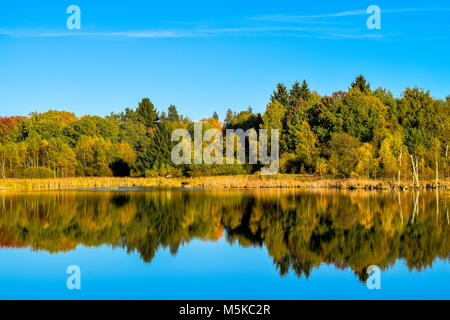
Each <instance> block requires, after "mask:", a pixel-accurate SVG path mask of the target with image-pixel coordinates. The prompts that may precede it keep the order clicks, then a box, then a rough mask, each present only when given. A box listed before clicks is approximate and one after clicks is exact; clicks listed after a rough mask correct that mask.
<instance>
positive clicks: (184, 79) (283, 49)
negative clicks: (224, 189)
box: [0, 0, 450, 120]
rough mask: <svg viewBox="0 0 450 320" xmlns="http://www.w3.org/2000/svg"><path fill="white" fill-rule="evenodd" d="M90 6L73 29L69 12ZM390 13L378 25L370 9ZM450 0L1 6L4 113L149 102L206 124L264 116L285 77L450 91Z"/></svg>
mask: <svg viewBox="0 0 450 320" xmlns="http://www.w3.org/2000/svg"><path fill="white" fill-rule="evenodd" d="M71 4H76V5H78V6H79V7H80V8H81V30H79V31H78V30H68V29H67V28H66V20H67V18H68V17H69V15H68V14H67V13H66V8H67V7H68V6H69V5H71ZM371 4H375V5H378V6H379V7H380V8H381V30H369V29H368V28H367V27H366V20H367V18H368V17H369V15H368V14H366V13H365V10H366V8H367V7H368V6H369V5H371ZM448 21H450V3H449V2H448V1H445V0H441V1H437V0H428V1H415V0H409V1H395V2H394V1H381V0H373V1H335V0H329V1H324V0H318V1H301V0H295V1H285V0H279V1H261V0H258V1H243V0H240V1H235V0H229V1H218V0H217V1H211V0H209V1H132V0H129V1H120V2H119V1H100V0H96V1H92V0H70V1H62V0H61V1H49V0H42V1H22V0H17V1H2V2H1V3H0V116H6V115H8V116H9V115H27V114H28V113H29V112H32V111H39V112H42V111H47V110H48V109H57V110H61V109H64V110H67V111H72V112H74V113H75V114H77V115H83V114H97V115H102V116H103V115H107V114H109V113H110V112H111V111H114V112H119V111H121V110H123V108H125V107H135V106H136V105H137V103H138V101H139V100H140V99H141V98H143V97H149V98H150V99H151V100H152V101H153V102H154V103H155V105H156V106H157V108H158V109H159V110H163V109H167V107H168V106H169V104H175V105H176V106H177V108H178V110H179V111H180V112H181V113H183V114H187V115H189V116H190V118H191V119H194V120H198V119H200V118H202V117H205V116H209V115H211V114H212V113H213V111H217V112H218V113H219V115H220V117H221V118H223V117H224V115H225V112H226V110H227V108H231V109H232V110H235V111H237V110H242V109H246V108H247V107H248V106H252V107H253V110H255V111H258V112H262V111H264V109H265V105H266V103H267V102H268V100H269V96H270V94H271V92H272V90H273V89H274V87H275V86H276V84H277V82H283V83H285V84H286V85H290V84H291V83H292V82H293V81H295V80H299V81H301V80H303V79H306V80H307V81H308V82H309V84H310V86H311V88H312V89H315V90H317V91H318V92H319V93H321V94H331V93H332V92H333V91H337V90H345V89H347V87H348V86H349V84H350V83H351V81H352V80H353V79H354V78H355V77H356V76H357V75H358V74H360V73H362V74H364V75H365V76H366V77H367V79H368V80H369V81H370V83H371V85H372V87H378V86H383V87H386V88H388V89H391V90H392V92H393V93H394V94H395V95H396V96H399V95H400V94H401V93H402V91H403V90H404V89H405V88H406V87H408V86H410V87H414V86H418V87H421V88H425V89H429V90H430V91H431V94H432V95H433V96H435V97H438V98H444V97H445V96H447V95H448V94H450V41H449V40H450V39H449V38H450V32H449V31H450V24H449V22H448Z"/></svg>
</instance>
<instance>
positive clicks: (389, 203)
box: [0, 190, 450, 299]
mask: <svg viewBox="0 0 450 320" xmlns="http://www.w3.org/2000/svg"><path fill="white" fill-rule="evenodd" d="M447 202H449V204H450V199H449V196H448V194H447V193H436V192H420V193H419V192H403V193H394V192H365V191H364V192H363V191H352V192H350V191H348V192H345V191H292V190H285V191H282V190H266V191H234V190H229V191H202V190H171V191H166V190H164V191H155V190H154V191H136V190H135V191H125V190H123V191H63V192H40V193H20V194H19V193H18V194H6V193H5V194H0V299H17V298H26V299H91V298H92V299H93V298H97V299H99V298H100V299H346V298H352V299H393V298H400V299H402V298H405V299H406V298H407V299H431V298H434V299H450V290H449V289H450V263H449V252H450V245H449V241H450V232H449V231H450V228H449V212H448V206H447ZM69 265H78V266H79V267H80V269H81V290H68V289H67V287H66V280H67V278H68V276H69V275H68V274H66V268H67V267H68V266H69ZM370 265H377V266H379V267H380V268H381V270H382V272H381V289H380V290H369V289H368V288H367V286H366V279H367V277H368V274H367V267H368V266H370Z"/></svg>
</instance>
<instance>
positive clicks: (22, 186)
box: [0, 174, 450, 191]
mask: <svg viewBox="0 0 450 320" xmlns="http://www.w3.org/2000/svg"><path fill="white" fill-rule="evenodd" d="M180 187H185V188H208V189H214V188H245V189H248V188H314V189H317V188H335V189H372V190H393V189H413V188H414V185H413V183H412V182H411V181H403V182H401V183H400V184H398V183H397V182H396V181H387V180H383V181H382V180H359V179H322V180H321V179H318V178H317V177H316V176H309V175H282V174H280V175H273V176H260V175H239V176H214V177H196V178H186V177H183V178H128V177H127V178H111V177H80V178H56V179H0V191H24V190H58V189H85V188H95V189H100V188H108V189H116V188H180ZM435 187H436V185H435V184H434V181H424V182H422V183H421V185H420V186H419V188H421V189H425V188H435ZM449 187H450V179H446V180H441V181H440V183H439V188H442V189H449Z"/></svg>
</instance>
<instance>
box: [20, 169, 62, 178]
mask: <svg viewBox="0 0 450 320" xmlns="http://www.w3.org/2000/svg"><path fill="white" fill-rule="evenodd" d="M55 176H56V174H55V171H53V170H52V169H50V168H47V167H31V168H27V169H25V170H24V171H23V177H24V178H54V177H55Z"/></svg>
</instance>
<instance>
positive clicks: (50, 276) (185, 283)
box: [0, 238, 450, 299]
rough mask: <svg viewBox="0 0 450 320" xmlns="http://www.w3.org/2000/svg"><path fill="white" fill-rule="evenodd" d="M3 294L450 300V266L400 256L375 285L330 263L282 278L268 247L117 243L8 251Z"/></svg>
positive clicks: (0, 268) (0, 285) (0, 255)
mask: <svg viewBox="0 0 450 320" xmlns="http://www.w3.org/2000/svg"><path fill="white" fill-rule="evenodd" d="M0 261H1V263H0V298H1V299H20V298H25V299H72V298H74V299H78V298H80V299H94V298H97V299H347V298H348V299H449V298H450V292H449V290H448V288H450V263H449V262H448V261H442V260H436V261H435V262H434V263H433V268H432V269H430V268H428V269H426V270H424V271H423V272H420V273H419V272H417V271H412V272H410V271H409V270H408V268H407V267H406V266H405V264H404V263H403V262H402V261H401V260H398V261H397V262H396V264H395V266H394V267H392V268H390V269H389V270H385V271H383V272H382V275H381V290H369V289H367V287H366V286H365V284H363V283H361V282H360V281H359V280H358V277H357V276H355V275H354V274H353V272H352V271H351V270H350V269H348V268H347V269H345V270H338V269H336V268H335V267H334V266H327V265H324V264H323V265H322V266H321V267H320V269H314V270H313V271H312V273H311V275H310V277H309V279H308V280H306V279H305V278H304V277H302V278H301V279H299V278H298V277H297V276H296V275H295V274H294V273H293V272H292V271H291V272H290V273H289V274H288V275H287V276H286V277H284V278H281V277H280V275H279V273H278V271H277V270H276V269H275V267H274V265H273V263H272V258H271V257H269V256H268V254H267V250H266V249H265V248H264V247H263V248H254V247H250V248H243V247H240V246H239V245H237V244H234V245H233V246H230V245H229V244H228V243H227V242H226V241H225V239H224V238H221V239H220V240H219V241H217V242H205V241H201V240H193V241H191V242H189V243H188V244H185V245H183V246H180V248H179V250H178V253H177V255H176V256H172V255H171V254H170V252H169V249H164V250H163V249H161V250H159V251H158V252H157V253H156V255H155V257H154V259H153V260H152V262H151V263H144V262H142V260H141V258H140V256H139V254H137V253H132V254H127V253H126V251H124V250H123V249H121V248H116V249H112V248H111V247H110V246H101V247H98V248H95V247H91V248H86V247H82V246H79V247H78V248H77V249H76V250H73V251H70V252H67V253H57V254H49V253H47V252H45V251H41V252H38V253H36V252H31V251H30V250H28V249H0ZM71 264H76V265H79V266H80V267H81V273H82V275H81V279H82V280H81V290H79V291H77V290H68V289H67V288H66V279H67V277H68V275H67V274H66V273H65V271H66V268H67V266H68V265H71Z"/></svg>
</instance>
